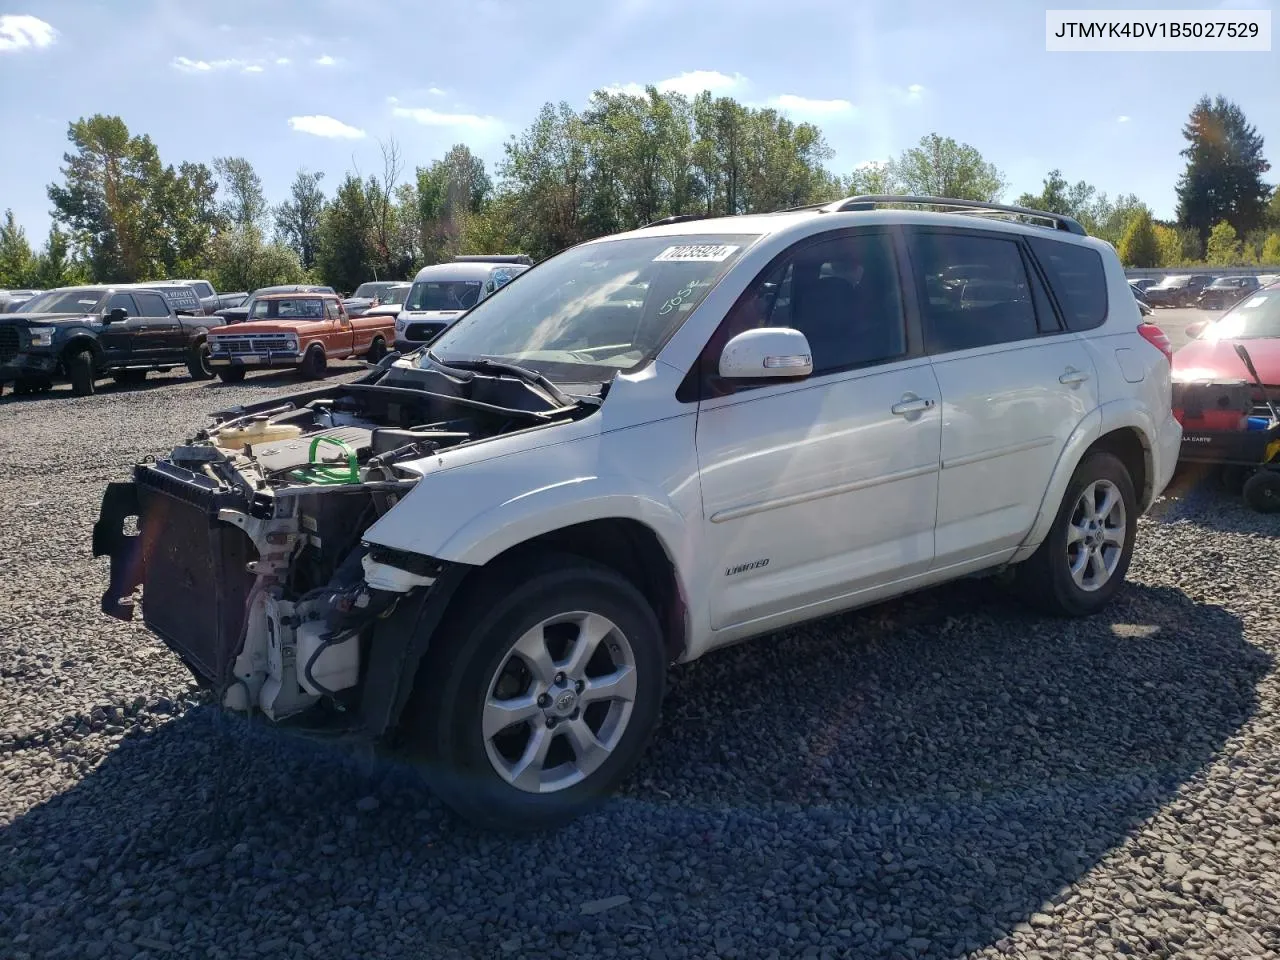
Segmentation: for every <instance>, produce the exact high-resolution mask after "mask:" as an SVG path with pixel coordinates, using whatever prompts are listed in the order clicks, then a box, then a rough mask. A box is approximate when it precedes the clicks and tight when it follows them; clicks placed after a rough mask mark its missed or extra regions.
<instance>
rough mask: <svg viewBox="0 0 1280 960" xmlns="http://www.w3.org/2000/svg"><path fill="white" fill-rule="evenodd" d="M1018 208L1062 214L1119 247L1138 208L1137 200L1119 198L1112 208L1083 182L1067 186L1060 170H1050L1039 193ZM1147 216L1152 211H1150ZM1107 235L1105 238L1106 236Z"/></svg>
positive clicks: (1026, 197)
mask: <svg viewBox="0 0 1280 960" xmlns="http://www.w3.org/2000/svg"><path fill="white" fill-rule="evenodd" d="M1015 203H1017V205H1018V206H1021V207H1032V208H1033V209H1036V210H1047V211H1049V212H1050V213H1062V214H1066V215H1067V216H1069V217H1073V218H1074V219H1075V220H1077V221H1078V222H1079V223H1080V225H1081V226H1083V227H1084V228H1085V229H1086V230H1087V231H1089V233H1091V234H1093V235H1095V236H1103V238H1104V239H1107V240H1110V241H1111V242H1112V243H1118V242H1119V240H1120V238H1121V237H1122V236H1123V235H1124V232H1125V229H1126V228H1127V227H1128V221H1129V219H1131V214H1132V213H1133V212H1136V210H1137V207H1139V206H1141V208H1142V209H1143V210H1146V207H1145V206H1142V205H1140V204H1139V203H1138V201H1137V197H1120V198H1119V200H1118V201H1117V202H1116V203H1115V204H1113V203H1111V202H1110V201H1109V200H1108V199H1107V195H1106V194H1105V193H1102V192H1100V191H1099V190H1098V189H1097V188H1096V187H1094V186H1093V185H1092V184H1089V183H1086V182H1085V181H1083V180H1078V181H1076V182H1075V183H1068V182H1067V180H1066V178H1065V177H1063V176H1062V171H1061V170H1056V169H1055V170H1050V171H1049V175H1048V176H1046V177H1045V179H1044V186H1043V188H1042V189H1041V191H1040V192H1039V193H1024V194H1022V196H1020V197H1018V199H1017V200H1016V201H1015ZM1147 212H1148V214H1149V213H1150V211H1147ZM1104 234H1105V235H1106V236H1104Z"/></svg>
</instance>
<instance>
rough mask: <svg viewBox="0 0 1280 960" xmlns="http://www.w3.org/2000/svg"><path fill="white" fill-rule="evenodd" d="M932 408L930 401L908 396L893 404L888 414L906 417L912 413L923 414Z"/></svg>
mask: <svg viewBox="0 0 1280 960" xmlns="http://www.w3.org/2000/svg"><path fill="white" fill-rule="evenodd" d="M932 408H933V401H932V400H926V399H924V398H923V397H914V396H908V397H903V398H902V399H901V400H899V401H898V402H897V403H895V404H894V405H893V406H892V407H890V408H889V412H890V413H892V414H893V415H894V416H898V417H907V416H910V415H911V414H913V413H924V411H926V410H930V409H932Z"/></svg>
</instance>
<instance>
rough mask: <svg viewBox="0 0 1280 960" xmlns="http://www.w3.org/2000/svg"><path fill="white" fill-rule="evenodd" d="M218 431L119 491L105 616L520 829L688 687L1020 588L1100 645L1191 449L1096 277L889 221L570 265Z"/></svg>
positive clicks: (789, 215)
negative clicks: (847, 616)
mask: <svg viewBox="0 0 1280 960" xmlns="http://www.w3.org/2000/svg"><path fill="white" fill-rule="evenodd" d="M886 200H891V201H892V202H893V203H894V204H896V205H898V208H895V209H881V208H880V207H881V206H882V202H883V201H886ZM908 203H910V204H913V205H914V206H917V207H919V206H931V207H933V208H934V212H927V211H921V212H916V211H913V210H906V209H902V208H901V207H902V205H904V204H908ZM939 210H942V211H946V212H938V211H939ZM993 214H994V216H993ZM215 421H216V423H215V425H214V426H213V427H210V428H209V429H208V430H207V431H205V432H204V433H203V434H201V435H200V437H199V438H198V440H197V442H195V443H192V444H188V445H186V446H183V447H180V448H178V449H176V450H175V451H174V452H173V453H172V454H171V455H170V457H168V458H166V459H163V460H161V461H158V462H155V463H146V464H141V465H139V466H138V467H137V468H136V469H135V474H134V479H133V481H132V482H131V483H127V484H113V485H112V486H111V488H110V489H109V490H108V493H107V496H106V498H105V500H104V503H103V508H102V518H101V520H100V521H99V524H98V527H97V528H96V529H95V550H96V552H98V553H100V554H109V555H111V557H112V583H111V587H110V589H109V590H108V591H107V595H106V597H104V608H105V609H106V610H107V611H108V612H110V613H113V614H114V615H116V616H120V617H124V618H127V617H128V616H129V615H130V614H131V601H130V600H129V599H128V598H129V597H130V596H131V595H132V593H133V590H134V588H135V587H136V586H137V585H138V584H139V583H141V584H142V586H143V598H142V602H143V609H144V615H145V618H146V621H147V623H148V624H149V625H150V626H151V627H152V629H154V630H155V631H156V632H157V633H159V634H160V635H161V636H162V637H164V638H165V640H166V641H167V642H168V643H169V644H170V646H172V647H173V648H174V649H175V650H177V651H178V652H179V653H180V654H181V655H182V656H183V658H184V659H185V660H186V662H187V663H188V665H189V666H190V667H191V669H192V670H193V672H194V673H195V674H196V675H197V676H198V677H200V678H201V679H202V680H203V681H205V682H206V683H208V684H209V685H210V686H211V687H213V688H214V689H215V690H216V691H217V693H218V695H219V696H220V697H221V698H222V701H223V703H224V704H226V705H227V706H228V707H230V708H234V709H238V710H249V711H254V710H259V711H262V712H264V713H265V714H266V715H267V716H268V717H270V718H272V719H283V718H284V717H290V716H297V717H298V718H299V719H298V722H300V723H301V722H304V721H305V720H306V719H307V718H314V720H315V721H316V722H318V723H320V722H322V723H325V724H328V725H329V726H331V727H332V726H334V725H335V724H336V725H338V726H339V727H342V728H344V729H346V730H347V731H348V732H349V731H351V730H353V729H354V730H358V731H359V732H360V733H361V734H362V735H364V736H367V737H371V738H374V739H376V740H378V741H380V742H384V743H387V744H390V745H393V746H396V747H398V748H399V750H400V751H401V752H402V753H407V754H408V755H410V756H413V757H415V758H417V759H419V760H420V761H422V763H423V767H424V769H425V770H426V771H427V773H428V775H429V777H430V779H431V781H432V782H433V783H434V785H435V787H436V789H437V790H438V792H439V793H440V794H441V796H442V797H443V798H444V799H445V800H446V801H447V802H448V803H449V804H450V805H451V806H453V807H454V808H455V809H457V810H458V811H460V812H461V813H462V814H464V815H465V816H467V817H470V818H472V819H474V820H477V821H479V822H481V823H485V824H491V825H505V826H510V825H513V824H518V825H542V824H548V823H554V822H557V821H560V820H563V819H565V818H567V817H571V816H573V815H574V814H576V813H577V812H579V811H581V810H582V809H584V808H585V807H586V806H588V805H589V804H590V803H592V802H593V801H595V800H597V799H599V798H600V797H601V796H603V795H606V794H608V793H609V792H610V791H611V790H612V789H613V788H614V786H615V785H616V784H617V783H618V782H619V781H620V780H621V779H622V777H623V776H625V775H626V774H627V772H628V771H629V770H631V769H632V767H633V766H634V765H635V763H636V762H637V760H638V759H639V757H640V754H641V752H642V750H643V747H644V745H645V742H646V741H647V740H648V739H649V736H650V734H651V733H652V731H653V728H654V725H655V722H656V720H657V717H658V710H659V705H660V703H661V700H662V693H663V686H664V674H665V672H666V669H667V665H668V664H669V663H672V662H675V661H688V660H692V659H694V658H696V657H699V656H701V655H702V654H704V653H706V652H708V651H710V650H713V649H715V648H716V647H720V646H724V645H726V644H729V643H734V642H736V641H739V640H742V639H744V638H747V637H752V636H756V635H760V634H764V633H769V632H771V631H775V630H778V629H780V628H783V627H786V626H789V625H791V624H795V623H799V622H802V621H806V620H811V619H813V618H816V617H822V616H826V615H829V614H833V613H837V612H840V611H843V610H849V609H851V608H854V607H858V606H862V605H864V604H869V603H873V602H875V601H878V600H883V599H885V598H887V597H892V596H896V595H898V594H902V593H905V592H907V591H912V590H918V589H920V588H922V587H927V586H930V585H932V584H937V583H941V582H943V581H947V580H952V579H955V578H957V577H963V576H969V575H973V574H979V573H984V572H993V571H1001V570H1008V569H1010V568H1012V573H1013V578H1014V580H1015V581H1016V583H1017V585H1018V588H1019V589H1020V590H1021V591H1022V593H1023V594H1024V595H1025V596H1026V597H1027V599H1028V600H1030V601H1033V602H1034V603H1035V604H1036V605H1038V606H1039V607H1040V608H1041V609H1043V610H1045V611H1047V612H1049V613H1051V614H1059V615H1068V616H1079V615H1087V614H1091V613H1094V612H1096V611H1098V610H1100V609H1101V608H1102V607H1103V606H1104V605H1105V604H1106V603H1107V602H1108V601H1109V600H1110V599H1111V598H1112V596H1113V595H1114V594H1115V593H1116V591H1117V590H1118V589H1119V588H1120V587H1121V583H1122V581H1123V578H1124V576H1125V571H1126V569H1127V567H1128V564H1129V558H1130V555H1131V552H1132V549H1133V542H1134V535H1135V531H1136V529H1137V526H1136V524H1137V518H1138V515H1139V514H1140V513H1142V512H1143V511H1144V510H1145V509H1147V507H1149V506H1150V504H1151V503H1152V501H1153V500H1154V499H1155V497H1156V496H1157V495H1158V494H1159V493H1160V492H1161V490H1162V489H1163V488H1164V486H1165V484H1166V483H1167V482H1168V480H1169V478H1170V475H1171V474H1172V472H1173V468H1174V463H1175V460H1176V459H1177V452H1178V445H1179V442H1180V439H1181V431H1180V428H1179V426H1178V423H1177V421H1175V420H1174V418H1173V416H1172V414H1171V410H1170V374H1169V348H1168V341H1167V340H1166V339H1165V338H1164V336H1163V334H1161V333H1160V331H1159V329H1158V328H1156V327H1154V326H1152V325H1150V324H1145V323H1143V321H1142V320H1141V317H1140V315H1139V313H1138V307H1137V304H1136V303H1135V301H1134V298H1133V296H1132V294H1131V293H1130V291H1129V286H1128V283H1127V281H1126V279H1125V275H1124V272H1123V271H1122V270H1121V267H1120V263H1119V261H1118V260H1117V258H1116V255H1115V252H1114V251H1113V250H1112V248H1111V247H1110V246H1108V245H1107V244H1105V243H1103V242H1101V241H1098V240H1095V239H1091V238H1089V237H1087V236H1085V235H1084V231H1083V230H1082V229H1081V228H1080V227H1079V225H1078V224H1076V223H1075V222H1074V221H1071V220H1069V219H1068V218H1065V217H1059V216H1056V215H1052V214H1044V213H1036V212H1033V211H1027V210H1022V209H1020V208H1008V207H993V206H990V205H982V204H965V203H964V202H961V201H946V200H939V199H938V198H910V199H908V198H901V197H895V198H852V199H850V200H846V201H840V202H836V203H832V204H829V205H826V206H821V207H816V208H807V209H803V210H796V211H787V212H782V213H777V214H770V215H758V216H744V217H735V218H728V219H701V220H699V219H686V218H676V219H673V220H672V221H667V222H662V223H659V224H656V225H651V226H649V227H647V228H645V229H641V230H637V231H634V232H631V233H627V234H622V235H619V236H612V237H605V238H601V239H599V240H594V241H591V242H589V243H584V244H581V245H579V246H577V247H574V248H572V249H570V250H567V251H565V252H564V253H561V254H559V255H557V256H555V257H553V258H551V259H549V260H547V261H545V262H543V263H541V264H539V265H538V266H536V267H535V268H533V269H532V270H529V271H528V272H527V273H525V275H524V276H523V277H522V278H521V281H520V283H519V284H516V285H514V286H513V287H512V288H511V289H510V290H509V291H507V293H506V295H504V296H501V297H494V298H492V299H488V300H484V301H482V302H480V303H479V304H478V305H477V306H476V307H475V308H474V309H472V310H471V311H470V312H469V313H468V314H467V315H466V316H465V317H464V318H463V319H462V320H460V321H459V322H458V323H457V324H456V325H455V326H454V327H452V328H451V329H450V330H448V331H447V332H446V333H445V334H444V335H443V336H441V337H440V339H439V340H437V341H436V342H435V343H434V344H433V346H432V347H431V348H430V350H421V351H419V352H417V353H415V354H411V355H409V356H407V357H402V358H399V359H391V358H388V359H387V360H386V361H384V362H383V363H382V364H381V365H380V366H379V367H378V368H377V369H375V370H373V371H371V372H370V373H369V374H368V375H367V376H365V377H364V378H362V379H361V380H359V381H357V382H355V383H352V384H345V385H333V386H328V387H325V388H324V389H321V390H319V391H315V392H313V393H310V394H303V395H300V396H298V397H295V398H292V400H291V401H290V402H287V403H286V402H282V401H279V400H275V401H268V402H265V403H262V404H258V405H257V406H256V407H250V408H237V409H236V410H232V411H224V412H223V413H221V414H219V415H217V416H216V417H215ZM326 450H332V451H334V452H335V453H337V454H338V461H337V462H336V463H331V462H322V461H325V459H326V458H325V451H326ZM130 516H137V517H138V518H139V519H138V526H139V528H140V533H139V534H137V535H133V536H130V535H127V534H126V533H125V532H124V529H123V524H124V519H125V518H126V517H130ZM154 558H163V560H164V562H163V563H155V562H150V561H152V560H153V559H154ZM211 558H212V559H211ZM337 708H341V709H337Z"/></svg>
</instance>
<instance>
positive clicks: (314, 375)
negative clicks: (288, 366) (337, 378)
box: [298, 346, 329, 380]
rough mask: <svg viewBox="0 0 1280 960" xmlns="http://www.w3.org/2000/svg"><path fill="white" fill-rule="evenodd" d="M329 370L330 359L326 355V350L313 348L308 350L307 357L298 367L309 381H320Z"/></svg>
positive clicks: (317, 347)
mask: <svg viewBox="0 0 1280 960" xmlns="http://www.w3.org/2000/svg"><path fill="white" fill-rule="evenodd" d="M328 369H329V358H328V357H326V356H325V355H324V348H322V347H320V346H313V347H311V348H310V349H309V350H307V354H306V356H304V357H303V358H302V363H301V365H300V366H299V367H298V372H299V373H300V374H302V375H303V376H304V377H306V378H307V379H308V380H319V379H321V378H322V377H323V376H324V375H325V373H326V372H327V371H328Z"/></svg>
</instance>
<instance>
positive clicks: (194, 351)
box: [187, 340, 213, 380]
mask: <svg viewBox="0 0 1280 960" xmlns="http://www.w3.org/2000/svg"><path fill="white" fill-rule="evenodd" d="M187 373H188V374H189V375H190V377H191V379H192V380H212V379H213V364H212V363H210V362H209V341H207V340H201V341H200V342H199V343H196V344H193V345H192V347H191V350H190V351H189V352H188V353H187Z"/></svg>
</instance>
